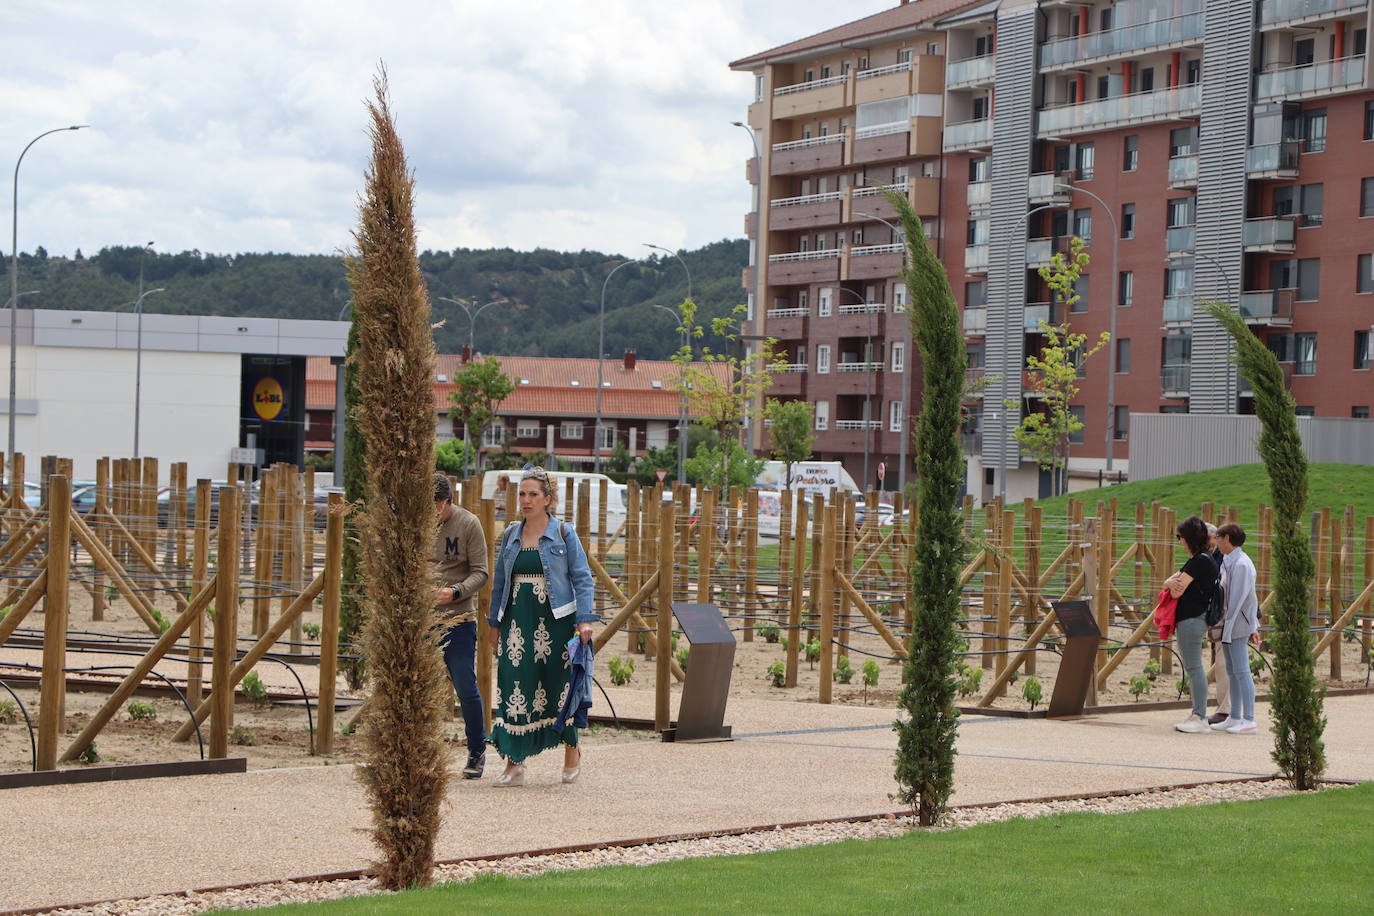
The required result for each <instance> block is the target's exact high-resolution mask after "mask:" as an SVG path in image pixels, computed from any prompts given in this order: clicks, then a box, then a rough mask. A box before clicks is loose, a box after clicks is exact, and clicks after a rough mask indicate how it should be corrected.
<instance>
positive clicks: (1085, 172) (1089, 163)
mask: <svg viewBox="0 0 1374 916" xmlns="http://www.w3.org/2000/svg"><path fill="white" fill-rule="evenodd" d="M1096 158H1097V157H1096V147H1095V146H1094V145H1093V144H1092V143H1080V144H1078V147H1077V152H1076V153H1075V154H1074V168H1075V169H1076V170H1077V171H1078V178H1079V180H1081V181H1087V180H1088V179H1089V178H1092V177H1093V161H1094V160H1095V159H1096Z"/></svg>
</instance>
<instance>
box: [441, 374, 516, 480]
mask: <svg viewBox="0 0 1374 916" xmlns="http://www.w3.org/2000/svg"><path fill="white" fill-rule="evenodd" d="M453 384H454V389H453V394H451V395H449V404H450V406H451V408H452V410H453V414H454V416H456V417H457V418H458V419H459V420H460V421H461V422H462V424H463V428H464V429H465V430H467V434H468V440H469V441H470V442H471V443H472V448H473V449H474V450H475V451H476V452H477V470H478V471H481V470H482V438H483V436H482V434H483V432H484V431H485V430H486V428H487V424H488V423H490V422H491V421H492V420H494V419H495V418H496V405H497V404H499V403H501V402H502V401H503V400H505V399H506V397H507V396H508V395H509V394H510V393H511V392H512V391H514V390H515V380H514V379H513V378H511V377H510V376H509V375H506V373H504V372H502V371H501V361H500V360H499V359H497V358H496V357H494V356H488V357H487V358H486V359H478V360H473V361H472V362H470V363H468V364H467V365H466V366H464V367H463V368H462V369H460V370H458V372H457V373H456V374H454V376H453ZM464 470H466V468H465V469H464Z"/></svg>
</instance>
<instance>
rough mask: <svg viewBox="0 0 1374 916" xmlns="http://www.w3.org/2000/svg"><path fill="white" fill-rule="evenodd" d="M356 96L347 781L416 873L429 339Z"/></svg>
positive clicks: (424, 744)
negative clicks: (353, 531) (353, 760)
mask: <svg viewBox="0 0 1374 916" xmlns="http://www.w3.org/2000/svg"><path fill="white" fill-rule="evenodd" d="M374 88H375V90H376V98H375V100H373V101H371V102H369V103H368V106H367V107H368V114H369V115H370V116H371V126H370V129H369V131H368V133H369V135H370V138H371V140H372V162H371V164H370V166H369V167H368V171H367V175H366V186H365V188H364V191H363V195H362V200H361V201H360V203H359V226H358V229H357V230H356V231H355V232H354V241H355V243H356V245H357V254H356V256H354V257H351V258H350V259H349V261H348V280H349V284H350V285H351V287H352V289H353V326H354V327H355V328H356V329H357V332H358V348H357V350H356V351H355V353H354V362H355V364H356V366H357V383H358V404H357V406H356V407H355V408H354V417H355V419H356V421H357V424H358V428H359V430H360V431H361V432H362V434H363V437H364V438H365V439H366V440H367V446H366V447H367V465H368V473H367V503H366V506H365V507H364V509H363V512H362V518H361V522H360V524H359V531H360V534H361V536H362V547H363V551H362V559H363V563H362V566H363V570H362V572H363V585H364V594H365V596H366V597H365V602H366V605H365V606H366V622H365V624H364V626H363V650H364V652H365V654H366V657H367V665H368V672H369V676H370V677H371V680H372V685H373V689H372V697H371V700H370V701H369V705H368V711H367V714H366V717H365V719H364V721H363V727H362V735H363V740H364V747H365V749H366V766H363V767H361V768H360V769H359V771H358V772H359V779H360V780H361V781H362V783H363V785H364V787H365V788H366V790H367V795H368V801H369V803H370V805H371V807H372V821H373V833H372V838H373V842H374V843H375V844H376V845H377V847H378V849H379V850H380V852H381V858H382V861H380V862H379V863H377V869H378V880H379V881H380V882H381V884H382V885H383V886H384V887H386V888H388V889H399V888H404V887H414V886H418V885H424V884H428V883H429V881H430V878H431V875H432V873H433V869H434V840H435V837H436V836H437V835H438V832H439V823H440V804H441V803H442V801H443V798H444V789H445V786H446V784H447V782H448V754H447V752H446V751H445V748H444V744H443V740H442V737H441V731H440V729H441V722H442V716H443V709H444V706H445V703H446V702H449V701H450V697H451V696H452V694H451V693H450V692H449V690H450V688H449V685H448V679H447V677H446V675H445V673H444V668H443V662H442V660H441V657H440V653H439V649H438V645H437V643H436V637H435V635H434V630H433V622H434V591H433V576H432V574H431V572H430V568H429V567H430V563H429V560H430V555H431V553H432V551H433V549H434V493H433V483H432V481H433V473H434V393H433V379H434V339H433V337H432V335H431V332H430V320H429V300H428V298H427V296H426V294H425V282H424V278H423V277H422V276H421V274H420V264H419V260H418V258H417V257H416V251H415V222H414V215H413V193H414V179H413V177H412V175H411V174H410V171H409V168H408V166H407V164H406V158H405V151H404V149H403V148H402V146H401V140H400V137H399V136H397V133H396V127H395V123H394V122H393V120H392V117H391V111H390V106H389V97H388V91H387V82H386V71H385V70H382V71H381V72H380V73H379V74H378V76H377V78H376V80H375V81H374Z"/></svg>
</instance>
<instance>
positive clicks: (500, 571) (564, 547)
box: [487, 515, 597, 627]
mask: <svg viewBox="0 0 1374 916" xmlns="http://www.w3.org/2000/svg"><path fill="white" fill-rule="evenodd" d="M524 527H525V523H524V522H523V521H519V522H515V523H514V524H512V525H510V526H509V527H507V528H506V530H505V532H504V533H503V534H502V535H501V542H500V543H499V544H498V545H497V553H496V565H495V569H494V570H493V571H492V579H491V582H492V585H491V607H490V608H489V609H488V610H487V623H489V624H491V625H492V626H493V627H499V626H500V625H501V618H502V617H503V616H505V613H506V605H507V604H508V603H509V602H510V583H511V567H513V566H514V565H515V557H516V555H517V554H518V553H520V535H521V533H522V532H523V530H524ZM539 560H540V562H541V563H543V565H544V580H545V581H546V582H547V583H548V588H549V607H550V608H551V609H552V610H553V616H554V617H560V618H561V617H567V616H568V615H569V614H572V613H576V615H577V616H576V617H575V618H574V619H575V620H576V622H577V623H593V622H595V621H596V619H597V617H596V611H595V610H593V609H592V570H591V566H590V565H589V564H588V563H587V554H586V553H585V552H584V551H583V550H582V542H581V541H579V540H578V538H577V532H576V531H574V530H573V528H572V526H571V525H568V524H566V523H564V522H561V521H559V520H558V519H557V518H556V517H554V516H552V515H551V516H549V524H548V527H547V528H545V529H544V533H543V534H542V535H541V536H540V538H539Z"/></svg>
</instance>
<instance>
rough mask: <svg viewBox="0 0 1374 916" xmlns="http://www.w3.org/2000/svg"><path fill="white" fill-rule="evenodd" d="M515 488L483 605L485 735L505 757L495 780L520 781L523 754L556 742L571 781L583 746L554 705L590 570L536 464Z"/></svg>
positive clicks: (562, 691)
mask: <svg viewBox="0 0 1374 916" xmlns="http://www.w3.org/2000/svg"><path fill="white" fill-rule="evenodd" d="M518 496H519V505H520V516H521V520H520V521H518V522H515V523H513V524H511V525H510V526H509V527H508V528H506V530H505V533H503V534H502V535H501V541H500V544H499V545H498V547H497V556H496V564H495V570H494V575H493V577H492V590H491V607H490V609H489V610H488V612H487V623H488V624H489V625H490V628H489V630H488V633H489V634H490V636H489V638H490V640H491V645H492V648H494V649H496V653H497V666H496V703H495V705H496V715H495V718H494V719H493V721H492V728H491V738H490V741H491V743H492V744H493V745H494V746H495V747H496V750H497V752H498V753H500V754H501V756H502V757H504V758H505V759H506V769H505V772H503V773H502V774H501V775H500V776H498V777H496V780H495V784H496V785H498V786H521V785H524V784H525V761H526V760H527V759H528V758H530V757H533V756H534V755H535V754H538V753H539V752H540V751H545V750H548V749H549V748H552V747H557V746H558V745H560V744H561V745H563V782H565V783H572V782H576V781H577V777H578V774H579V773H580V772H581V768H582V751H581V749H580V748H579V747H578V734H577V729H576V728H575V727H572V726H571V725H568V726H567V727H564V723H563V721H562V720H561V719H560V711H561V710H563V709H564V707H565V705H566V704H567V701H568V693H569V690H570V686H569V685H570V676H571V665H570V660H569V653H568V644H569V643H570V642H571V641H573V640H574V638H580V639H581V640H582V641H583V642H589V641H590V640H591V638H592V622H593V621H594V620H596V613H595V611H594V610H593V608H592V573H591V568H590V566H589V565H588V563H587V555H586V553H585V552H584V551H583V549H582V543H581V541H579V540H578V537H577V533H576V532H575V531H574V530H573V528H572V526H571V525H569V524H567V523H566V522H562V521H559V519H558V518H557V517H556V516H554V515H553V514H552V509H553V502H554V489H553V483H552V481H550V479H549V476H548V474H547V473H546V472H545V471H544V470H543V469H542V468H533V469H530V470H527V471H526V472H525V473H524V475H523V476H522V478H521V480H520V487H519V490H518Z"/></svg>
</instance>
